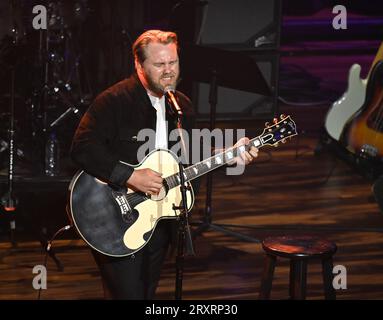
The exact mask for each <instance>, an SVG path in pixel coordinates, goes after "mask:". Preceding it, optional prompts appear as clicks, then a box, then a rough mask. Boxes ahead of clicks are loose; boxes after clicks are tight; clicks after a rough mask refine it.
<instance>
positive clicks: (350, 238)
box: [0, 136, 383, 300]
mask: <svg viewBox="0 0 383 320" xmlns="http://www.w3.org/2000/svg"><path fill="white" fill-rule="evenodd" d="M315 144H316V139H314V138H309V137H304V136H300V139H299V140H298V139H297V138H295V139H294V140H292V141H290V142H289V143H287V144H286V145H283V146H281V147H279V148H275V149H274V148H273V149H268V150H262V152H261V153H260V157H259V158H258V161H257V162H256V164H254V165H252V166H249V167H248V168H247V169H246V172H245V174H244V175H242V176H225V175H224V173H223V172H216V173H215V174H214V193H213V217H212V218H213V222H214V223H220V224H233V225H245V226H247V227H249V228H241V227H232V228H231V230H234V231H238V232H241V233H243V234H246V235H248V236H250V237H253V238H255V239H263V238H265V237H266V236H269V235H283V234H314V235H319V236H323V237H326V238H328V239H330V240H332V241H334V242H335V243H336V244H337V246H338V251H337V253H336V254H335V256H334V265H343V266H344V267H346V270H347V289H341V290H337V299H383V272H382V271H383V215H382V213H381V212H380V211H379V208H378V205H377V203H376V202H375V201H374V198H373V194H372V191H371V184H370V183H369V182H368V181H366V180H365V179H364V178H363V177H361V176H359V175H358V174H357V173H356V172H355V171H354V170H353V169H352V168H351V167H349V166H348V165H346V164H345V163H343V162H342V161H340V160H335V159H334V158H333V156H332V155H331V154H327V153H325V154H321V155H320V156H316V155H314V153H313V148H314V147H315ZM335 163H336V166H335V168H334V170H333V172H332V174H331V176H330V177H329V179H328V180H327V179H326V178H327V176H328V175H329V173H330V171H331V169H332V168H333V166H334V164H335ZM204 182H205V180H203V181H202V188H201V190H200V193H199V196H198V198H197V201H196V203H197V205H196V207H195V208H194V212H193V217H192V221H193V222H197V221H199V219H200V218H201V214H200V212H201V211H202V209H203V207H204V201H205V188H204ZM250 227H251V228H250ZM194 246H195V251H196V255H195V256H193V257H187V258H186V260H185V270H184V282H183V298H184V299H186V300H191V299H207V300H210V299H229V300H231V299H233V300H238V299H244V300H253V299H257V297H258V292H259V286H260V279H261V271H262V265H263V251H262V248H261V245H260V244H259V243H256V242H246V241H243V240H239V239H237V238H235V237H233V236H231V235H228V234H224V233H222V232H219V231H215V230H213V229H212V228H210V229H208V230H207V231H206V232H204V233H203V234H202V235H200V236H198V237H197V238H196V239H195V242H194ZM0 248H1V250H0V283H1V285H0V299H1V300H5V299H7V300H14V299H22V300H24V299H31V300H33V299H37V297H38V292H37V291H36V290H34V289H33V287H32V280H33V277H34V276H35V274H33V273H32V269H33V267H34V266H35V265H38V264H42V263H43V260H44V257H43V254H42V252H41V251H42V250H41V246H40V243H39V241H38V239H36V240H33V239H31V241H29V240H28V241H20V242H19V243H18V245H17V247H12V246H11V245H10V244H9V243H8V242H2V243H0ZM53 248H54V251H55V253H56V256H57V258H58V259H59V260H60V261H61V263H62V265H63V267H64V270H63V271H58V270H57V268H56V265H55V263H54V262H53V260H52V259H51V258H49V259H48V282H47V285H48V288H47V290H42V292H41V299H43V300H45V299H97V300H98V299H103V292H102V287H101V281H100V277H99V274H98V270H97V268H96V265H95V263H94V261H93V260H92V257H91V254H90V252H89V251H88V249H87V248H86V246H85V245H84V243H83V242H82V241H81V240H79V239H65V236H64V238H60V239H58V240H57V241H55V242H54V246H53ZM288 268H289V265H288V263H287V261H284V260H278V262H277V267H276V269H275V275H274V282H273V288H272V294H271V298H272V299H287V298H288V279H289V276H288ZM321 279H322V278H321V268H320V264H319V263H315V262H314V263H312V264H309V267H308V277H307V299H323V290H322V280H321ZM174 286H175V265H174V258H168V259H167V260H166V263H165V265H164V268H163V273H162V277H161V280H160V284H159V288H158V291H157V296H156V298H157V299H173V297H174Z"/></svg>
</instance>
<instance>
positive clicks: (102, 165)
mask: <svg viewBox="0 0 383 320" xmlns="http://www.w3.org/2000/svg"><path fill="white" fill-rule="evenodd" d="M176 97H177V99H178V101H179V104H180V106H181V108H182V109H183V113H184V116H183V127H184V129H186V130H188V131H189V133H190V131H191V129H192V128H193V127H194V123H195V114H194V111H193V107H192V104H191V102H190V100H189V99H188V98H187V97H186V96H185V95H183V94H182V93H180V92H178V91H177V92H176ZM166 110H167V112H166V120H167V121H168V130H169V132H170V131H171V130H173V129H174V128H175V127H176V118H175V117H174V115H173V114H171V112H169V110H170V108H168V106H167V107H166ZM144 128H151V129H153V130H155V128H156V111H155V109H154V108H153V106H152V104H151V101H150V99H149V97H148V95H147V93H146V90H145V88H144V87H143V85H142V84H141V82H140V81H139V79H138V77H137V75H136V74H133V75H132V76H131V77H130V78H128V79H125V80H123V81H121V82H119V83H117V84H115V85H113V86H112V87H110V88H109V89H107V90H105V91H104V92H102V93H101V94H100V95H99V96H98V97H97V98H96V99H95V101H94V102H93V103H92V105H91V106H90V107H89V109H88V110H87V112H86V113H85V114H84V116H83V118H82V119H81V122H80V124H79V127H78V128H77V130H76V133H75V136H74V139H73V143H72V148H71V156H72V159H73V161H74V162H75V163H76V164H78V165H79V166H80V167H81V168H82V169H83V170H85V171H86V172H88V173H90V174H91V175H93V176H95V177H97V178H99V179H101V180H104V181H106V182H108V183H110V184H113V185H117V186H121V187H122V186H125V182H126V181H127V180H128V179H129V177H130V175H131V174H132V173H133V169H132V168H130V167H128V166H126V165H123V164H121V163H120V160H121V161H124V162H127V163H130V164H137V162H138V161H137V150H138V148H139V147H140V145H142V144H143V143H145V142H139V141H137V133H138V132H139V131H140V130H141V129H144ZM189 136H191V135H189ZM174 143H176V142H173V144H174ZM190 145H191V143H190ZM171 146H172V144H171V142H169V148H171ZM150 151H151V150H150Z"/></svg>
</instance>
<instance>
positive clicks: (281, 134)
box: [260, 114, 298, 147]
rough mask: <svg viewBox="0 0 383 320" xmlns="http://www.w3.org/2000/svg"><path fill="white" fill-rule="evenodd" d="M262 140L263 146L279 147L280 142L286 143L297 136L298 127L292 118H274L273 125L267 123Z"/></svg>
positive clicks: (282, 116)
mask: <svg viewBox="0 0 383 320" xmlns="http://www.w3.org/2000/svg"><path fill="white" fill-rule="evenodd" d="M265 127H266V128H265V129H264V130H263V132H262V134H261V136H260V138H261V139H262V142H263V144H268V145H271V146H275V147H276V146H278V143H279V142H282V143H285V142H286V140H287V139H288V138H291V137H293V136H296V135H297V134H298V133H297V126H296V124H295V122H294V121H293V120H292V119H291V117H290V116H285V115H283V114H282V115H281V116H280V118H279V119H278V118H274V119H273V124H269V123H268V122H266V123H265Z"/></svg>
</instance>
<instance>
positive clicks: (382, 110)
mask: <svg viewBox="0 0 383 320" xmlns="http://www.w3.org/2000/svg"><path fill="white" fill-rule="evenodd" d="M382 99H383V91H382V90H381V91H380V92H379V96H378V101H379V103H378V110H379V111H378V113H377V116H376V118H375V121H374V124H375V128H374V129H375V134H374V139H373V145H376V143H377V139H378V137H379V135H380V132H379V130H380V128H381V126H382V123H383V105H382Z"/></svg>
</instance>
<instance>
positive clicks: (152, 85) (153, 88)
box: [146, 74, 179, 95]
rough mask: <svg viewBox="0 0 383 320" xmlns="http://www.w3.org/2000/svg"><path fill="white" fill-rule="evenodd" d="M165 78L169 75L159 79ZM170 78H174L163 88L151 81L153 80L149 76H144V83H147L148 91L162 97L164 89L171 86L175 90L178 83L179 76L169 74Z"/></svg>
mask: <svg viewBox="0 0 383 320" xmlns="http://www.w3.org/2000/svg"><path fill="white" fill-rule="evenodd" d="M166 76H169V75H168V74H165V75H162V76H161V78H160V79H162V78H165V77H166ZM170 76H173V77H174V79H173V81H172V82H171V83H168V84H166V85H165V86H164V85H162V84H161V83H160V82H155V81H153V79H152V78H151V77H150V76H148V75H146V81H147V82H148V86H149V89H150V90H151V91H153V92H154V93H156V94H158V95H162V94H163V93H164V91H165V87H168V86H172V87H173V88H176V87H177V84H178V82H179V76H177V77H176V75H175V74H170Z"/></svg>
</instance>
